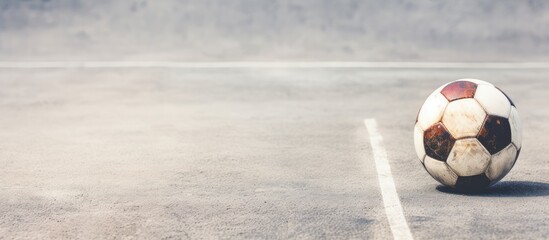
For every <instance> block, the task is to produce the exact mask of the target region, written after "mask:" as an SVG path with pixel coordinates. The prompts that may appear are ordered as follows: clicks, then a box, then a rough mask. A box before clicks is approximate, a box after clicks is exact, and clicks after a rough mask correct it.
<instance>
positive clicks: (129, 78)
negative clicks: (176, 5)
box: [0, 69, 549, 239]
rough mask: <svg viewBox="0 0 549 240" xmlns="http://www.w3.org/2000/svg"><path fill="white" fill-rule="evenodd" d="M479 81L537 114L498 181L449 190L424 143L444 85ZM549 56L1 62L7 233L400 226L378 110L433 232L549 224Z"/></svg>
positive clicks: (3, 222)
mask: <svg viewBox="0 0 549 240" xmlns="http://www.w3.org/2000/svg"><path fill="white" fill-rule="evenodd" d="M465 77H470V78H479V79H484V80H487V81H490V82H492V83H494V84H495V85H497V86H499V87H500V88H501V89H503V90H504V91H505V92H506V93H507V94H508V95H509V96H510V97H511V98H512V99H513V100H514V102H515V103H516V105H517V107H518V109H519V113H520V114H521V118H522V121H523V127H524V130H523V131H524V132H523V135H524V137H523V139H524V140H523V146H524V147H523V150H522V152H521V156H520V158H519V160H518V162H517V164H516V165H515V167H514V169H513V170H512V171H511V172H510V173H509V175H508V176H507V177H505V178H504V179H503V180H502V182H501V183H499V184H497V185H495V186H494V187H493V188H491V189H490V190H488V191H487V192H485V193H481V194H477V195H462V194H457V193H454V192H452V191H451V190H449V189H447V188H444V187H442V186H441V185H439V184H438V183H437V182H436V181H435V180H433V179H432V178H431V177H430V176H429V175H428V174H427V173H426V171H425V170H424V169H423V168H422V167H421V164H420V162H419V160H418V159H417V157H416V154H415V152H414V147H413V137H412V136H413V126H414V121H415V117H416V113H417V110H418V109H419V107H420V106H421V104H422V103H423V101H424V100H425V98H426V96H427V95H428V94H429V93H430V92H431V91H432V90H434V89H436V88H437V87H438V86H439V85H441V84H443V83H445V82H447V81H451V80H455V79H459V78H465ZM548 77H549V70H467V69H461V70H457V69H454V70H442V69H439V70H435V69H420V70H413V69H408V70H405V69H391V70H387V69H385V70H383V69H377V70H376V69H202V70H200V69H194V70H192V69H1V70H0V113H1V114H0V126H2V128H1V130H0V139H3V140H2V141H0V236H3V237H5V238H9V239H11V238H17V239H32V238H34V239H44V238H52V239H65V238H80V239H129V238H139V239H195V238H199V239H212V238H214V239H215V238H222V239H227V238H231V239H232V238H251V239H258V238H261V239H287V238H291V239H323V238H329V239H333V238H338V239H340V238H341V239H347V238H362V239H364V238H366V239H390V238H391V237H392V236H391V232H390V229H389V225H388V222H387V218H386V216H385V212H384V207H383V202H382V199H381V193H380V189H379V184H378V181H377V173H376V170H375V166H374V159H373V156H372V149H371V147H370V143H369V140H368V133H367V131H366V129H365V126H364V124H363V120H364V119H365V118H375V119H377V121H378V122H379V125H380V129H379V131H380V133H381V134H382V135H383V138H384V143H385V147H386V149H387V152H388V158H389V163H390V165H391V167H392V170H393V175H394V176H393V177H394V179H395V184H396V187H397V192H398V194H399V196H400V200H401V202H402V206H403V209H404V214H405V217H406V220H407V222H408V224H409V225H410V228H411V232H412V234H413V235H414V237H415V238H416V239H456V238H458V239H547V238H549V231H548V229H549V207H548V206H549V198H548V195H549V181H548V179H547V176H548V175H549V154H548V152H547V147H546V143H547V142H548V141H549V129H548V128H547V121H548V120H549V111H547V107H546V106H547V104H548V102H547V90H548V89H549V83H548V82H547V81H546V79H547V78H548Z"/></svg>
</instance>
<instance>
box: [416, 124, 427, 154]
mask: <svg viewBox="0 0 549 240" xmlns="http://www.w3.org/2000/svg"><path fill="white" fill-rule="evenodd" d="M414 145H415V147H416V153H417V157H418V158H419V160H420V161H421V162H423V158H425V147H424V145H423V130H422V129H421V128H420V127H419V124H416V126H415V127H414Z"/></svg>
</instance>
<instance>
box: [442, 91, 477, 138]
mask: <svg viewBox="0 0 549 240" xmlns="http://www.w3.org/2000/svg"><path fill="white" fill-rule="evenodd" d="M484 118H486V112H484V109H482V107H481V106H480V105H479V104H478V102H477V101H476V100H475V99H472V98H464V99H459V100H456V101H453V102H451V103H449V104H448V106H446V110H445V111H444V115H443V116H442V123H443V124H444V126H446V128H447V129H448V132H450V134H452V136H453V137H454V138H455V139H459V138H464V137H475V136H476V135H477V134H478V132H479V130H480V128H481V127H482V123H483V122H484Z"/></svg>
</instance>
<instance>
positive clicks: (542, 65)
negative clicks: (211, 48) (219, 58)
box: [0, 61, 549, 69]
mask: <svg viewBox="0 0 549 240" xmlns="http://www.w3.org/2000/svg"><path fill="white" fill-rule="evenodd" d="M0 68H15V69H17V68H22V69H33V68H198V69H200V68H366V69H368V68H372V69H378V68H390V69H549V62H514V63H513V62H478V63H473V62H334V61H327V62H323V61H315V62H267V61H265V62H261V61H260V62H251V61H249V62H241V61H235V62H181V61H3V62H2V61H0Z"/></svg>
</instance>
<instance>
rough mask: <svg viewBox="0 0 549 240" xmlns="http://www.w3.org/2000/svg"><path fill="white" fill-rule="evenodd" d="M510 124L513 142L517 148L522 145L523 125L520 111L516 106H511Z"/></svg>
mask: <svg viewBox="0 0 549 240" xmlns="http://www.w3.org/2000/svg"><path fill="white" fill-rule="evenodd" d="M509 125H511V142H512V143H513V144H515V146H516V147H517V149H520V148H521V147H522V125H521V123H520V118H519V115H518V111H517V109H516V108H515V107H511V114H509Z"/></svg>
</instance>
